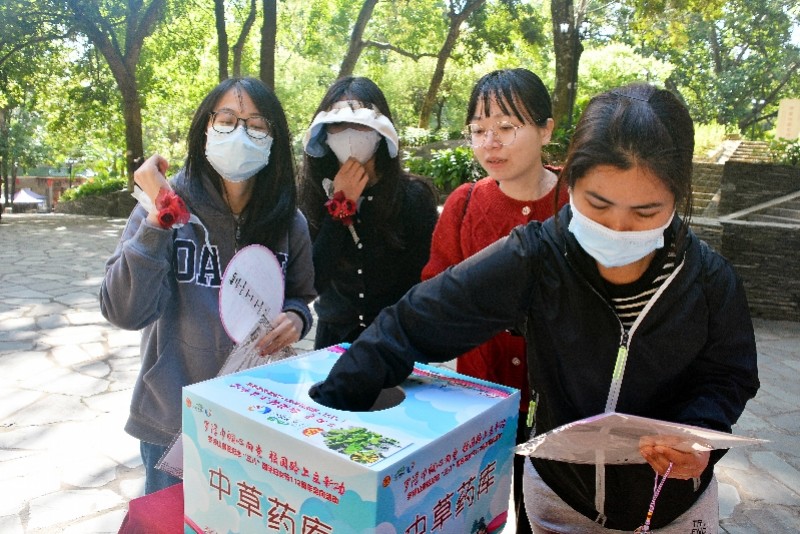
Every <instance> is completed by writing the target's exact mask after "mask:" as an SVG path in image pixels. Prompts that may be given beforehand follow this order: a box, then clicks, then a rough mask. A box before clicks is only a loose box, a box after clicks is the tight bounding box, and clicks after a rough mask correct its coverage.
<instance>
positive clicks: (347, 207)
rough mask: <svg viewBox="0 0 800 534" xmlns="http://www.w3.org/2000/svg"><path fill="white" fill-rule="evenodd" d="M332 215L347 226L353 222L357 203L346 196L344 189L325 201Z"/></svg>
mask: <svg viewBox="0 0 800 534" xmlns="http://www.w3.org/2000/svg"><path fill="white" fill-rule="evenodd" d="M325 207H326V208H328V213H330V215H331V217H333V218H334V219H336V220H338V221H340V222H341V223H342V224H343V225H345V226H350V225H351V224H353V217H354V216H355V214H356V203H355V202H354V201H352V200H350V199H349V198H347V197H345V196H344V192H343V191H338V192H337V193H336V194H335V195H333V198H331V199H330V200H328V201H327V202H326V203H325Z"/></svg>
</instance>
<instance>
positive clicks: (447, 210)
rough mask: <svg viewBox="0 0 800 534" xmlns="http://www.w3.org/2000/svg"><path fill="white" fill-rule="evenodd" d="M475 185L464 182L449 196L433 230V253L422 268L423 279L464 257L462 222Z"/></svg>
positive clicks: (434, 274)
mask: <svg viewBox="0 0 800 534" xmlns="http://www.w3.org/2000/svg"><path fill="white" fill-rule="evenodd" d="M473 185H474V184H471V183H469V184H462V185H460V186H458V187H457V188H456V189H455V190H454V191H453V192H452V193H450V195H449V196H448V197H447V200H446V201H445V203H444V208H443V209H442V214H441V215H440V216H439V220H438V222H437V223H436V227H435V228H434V230H433V237H432V239H431V255H430V259H429V260H428V263H427V265H425V267H423V269H422V275H421V278H422V280H427V279H428V278H433V277H434V276H436V275H437V274H439V273H440V272H442V271H444V270H445V269H447V268H448V267H450V266H451V265H455V264H456V263H459V262H460V261H461V260H463V259H464V252H463V251H462V249H461V222H462V220H463V219H464V207H465V205H466V202H467V198H468V196H469V193H470V191H471V189H472V187H473Z"/></svg>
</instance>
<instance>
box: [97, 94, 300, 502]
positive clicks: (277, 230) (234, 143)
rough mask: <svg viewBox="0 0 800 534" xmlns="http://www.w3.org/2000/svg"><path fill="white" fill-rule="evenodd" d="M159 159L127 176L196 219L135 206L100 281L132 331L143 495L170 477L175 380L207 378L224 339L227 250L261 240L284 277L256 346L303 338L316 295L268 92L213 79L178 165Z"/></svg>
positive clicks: (105, 304) (276, 105)
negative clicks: (278, 305)
mask: <svg viewBox="0 0 800 534" xmlns="http://www.w3.org/2000/svg"><path fill="white" fill-rule="evenodd" d="M167 168H168V163H167V161H166V160H165V159H164V158H162V157H161V156H159V155H154V156H152V157H150V158H149V159H148V160H146V161H145V162H144V163H143V164H142V166H141V167H140V168H139V169H138V170H137V171H136V172H135V173H134V180H135V181H136V183H137V185H139V187H140V188H141V189H142V191H143V192H144V194H146V195H147V197H148V198H149V199H150V201H151V202H152V203H153V205H154V206H156V207H157V206H158V205H159V204H160V203H159V193H160V192H162V191H164V192H170V190H171V191H173V192H174V193H176V194H177V196H178V197H180V199H181V200H183V202H184V203H185V205H186V208H188V211H189V212H190V213H191V214H192V215H194V216H196V217H197V219H199V221H200V223H202V224H197V223H196V222H188V223H187V224H183V225H182V226H181V225H180V224H178V225H174V226H171V225H170V224H169V220H165V219H164V211H163V209H162V211H161V215H162V216H161V217H159V214H158V213H157V212H156V211H155V210H153V212H152V213H149V212H148V211H147V210H146V209H145V207H143V206H142V205H141V204H140V205H138V206H137V207H136V208H135V209H134V210H133V212H132V213H131V216H130V218H129V220H128V223H127V226H126V227H125V230H124V231H123V234H122V236H121V238H120V241H119V244H118V246H117V249H116V250H115V252H114V254H113V255H112V256H111V258H109V260H108V262H107V264H106V273H105V278H104V280H103V283H102V286H101V290H100V304H101V310H102V312H103V315H104V316H105V317H106V318H107V319H108V320H109V321H110V322H111V323H113V324H114V325H116V326H119V327H120V328H125V329H129V330H141V331H142V342H141V356H142V366H141V370H140V372H139V376H138V378H137V380H136V385H135V387H134V391H133V399H132V402H131V411H130V417H129V418H128V422H127V425H126V426H125V430H126V431H127V432H128V433H129V434H131V435H132V436H133V437H135V438H138V439H139V440H140V441H141V453H142V460H143V462H144V465H145V471H146V482H145V492H146V493H152V492H154V491H157V490H159V489H163V488H165V487H167V486H170V485H172V484H175V483H178V482H180V480H178V479H176V478H174V477H172V476H170V475H168V474H167V473H165V472H163V471H161V470H159V469H156V468H155V465H156V463H157V462H158V460H159V459H160V457H161V456H162V455H163V453H164V452H165V450H166V448H167V447H168V446H169V445H170V443H171V442H172V440H173V438H174V437H175V436H176V435H177V434H178V433H179V432H180V430H181V388H182V387H183V386H186V385H188V384H192V383H195V382H199V381H202V380H207V379H209V378H212V377H214V376H216V375H217V373H218V372H219V370H220V368H221V367H222V365H223V363H224V362H225V359H226V357H227V356H228V354H229V353H230V351H231V348H232V347H233V341H232V340H231V339H230V337H229V336H228V335H227V333H226V331H225V329H224V327H223V324H222V320H221V318H220V313H219V290H220V285H221V283H222V276H223V273H224V271H225V267H226V266H227V265H228V262H230V261H231V258H232V257H233V256H234V254H235V253H236V252H237V251H238V250H240V249H241V248H243V247H245V246H247V245H251V244H260V245H264V246H266V247H267V248H269V249H270V250H271V251H272V253H274V254H275V256H276V257H277V259H278V261H279V263H280V266H281V269H282V271H283V274H284V278H285V294H284V303H283V309H282V313H280V314H279V315H278V316H277V318H276V319H275V320H274V321H273V326H274V329H273V330H272V331H271V332H270V333H269V334H267V335H266V336H265V337H264V338H263V339H262V340H261V341H260V342H259V345H258V346H259V348H260V350H261V352H262V354H265V355H266V354H270V353H274V352H276V351H278V350H280V349H282V348H283V347H285V346H287V345H290V344H291V343H294V342H296V341H298V340H299V339H300V338H302V337H303V336H304V335H306V333H307V332H308V331H309V329H310V327H311V321H312V319H311V313H310V311H309V308H308V304H309V303H310V302H311V301H312V300H313V299H314V297H315V292H314V272H313V263H312V258H311V241H310V238H309V234H308V226H307V223H306V220H305V218H304V217H303V215H302V214H301V213H300V211H298V210H297V208H296V189H295V175H294V163H293V157H292V149H291V142H290V135H289V129H288V126H287V123H286V117H285V115H284V112H283V109H282V107H281V104H280V102H279V101H278V99H277V97H276V96H275V94H274V93H273V92H272V91H271V90H270V89H268V88H267V87H266V86H264V85H263V84H262V83H261V82H260V81H259V80H257V79H254V78H238V79H228V80H225V81H223V82H221V83H220V84H219V85H217V86H216V87H215V88H214V89H213V90H212V91H211V92H210V93H209V94H208V95H207V96H206V97H205V99H204V100H203V102H202V103H201V104H200V106H199V107H198V109H197V111H196V112H195V115H194V118H193V120H192V124H191V126H190V129H189V138H188V155H187V158H186V161H185V163H184V166H183V167H182V168H181V169H180V170H179V171H178V172H177V174H176V175H175V176H174V177H173V178H172V179H170V180H169V181H167V180H166V178H165V175H166V174H167ZM145 203H146V202H145Z"/></svg>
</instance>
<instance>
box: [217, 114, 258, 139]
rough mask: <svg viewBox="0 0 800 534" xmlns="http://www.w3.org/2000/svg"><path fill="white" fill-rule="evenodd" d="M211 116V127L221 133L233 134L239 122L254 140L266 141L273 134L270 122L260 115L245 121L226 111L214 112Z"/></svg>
mask: <svg viewBox="0 0 800 534" xmlns="http://www.w3.org/2000/svg"><path fill="white" fill-rule="evenodd" d="M209 115H210V116H211V127H212V128H214V131H216V132H219V133H231V132H232V131H234V130H235V129H236V126H237V125H238V124H239V121H241V122H243V123H244V131H245V132H247V135H249V136H250V137H252V138H253V139H264V138H265V137H267V136H269V135H270V134H271V133H272V127H271V125H270V123H269V120H267V118H266V117H262V116H260V115H254V116H252V117H247V118H246V119H243V118H241V117H237V116H236V114H235V113H233V112H230V111H226V110H221V111H212V112H211V113H209Z"/></svg>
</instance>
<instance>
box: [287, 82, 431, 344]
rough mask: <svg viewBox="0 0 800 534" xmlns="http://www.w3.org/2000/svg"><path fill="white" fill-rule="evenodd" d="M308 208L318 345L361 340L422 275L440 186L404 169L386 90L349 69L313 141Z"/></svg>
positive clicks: (310, 136) (305, 185)
mask: <svg viewBox="0 0 800 534" xmlns="http://www.w3.org/2000/svg"><path fill="white" fill-rule="evenodd" d="M304 150H305V156H304V160H303V170H302V173H301V175H300V209H301V210H302V211H303V213H304V214H305V216H306V218H307V219H308V226H309V231H310V233H311V240H312V241H313V243H314V271H315V283H314V286H315V288H316V290H317V293H319V298H318V300H317V301H316V303H315V305H314V307H315V309H316V312H317V317H318V321H317V331H316V336H315V338H314V345H315V348H322V347H327V346H330V345H334V344H336V343H341V342H343V341H353V340H354V339H355V338H357V337H358V335H359V334H360V333H361V332H363V331H364V329H365V328H366V327H367V326H368V325H369V324H370V323H371V322H372V320H373V319H374V318H375V316H376V315H378V313H379V312H380V311H381V310H382V309H383V308H384V307H386V306H389V305H390V304H394V303H395V302H397V300H398V299H399V298H400V297H402V296H403V294H405V292H406V291H408V290H409V288H410V287H411V286H413V285H414V284H416V283H417V282H419V279H420V273H421V271H422V267H423V266H424V265H425V264H426V263H427V262H428V256H429V254H430V247H431V235H432V234H433V227H434V226H435V225H436V219H437V217H438V213H437V211H436V196H435V193H434V191H433V188H432V187H431V186H430V185H429V184H428V183H427V182H425V181H424V180H422V179H418V178H417V177H414V176H412V175H409V174H408V173H406V172H404V171H403V167H402V165H401V164H400V154H399V146H398V136H397V132H396V131H395V127H394V123H393V121H392V115H391V112H390V110H389V104H388V103H387V102H386V98H385V97H384V95H383V92H382V91H381V90H380V88H378V86H377V85H375V83H374V82H373V81H372V80H370V79H369V78H363V77H352V76H348V77H345V78H341V79H339V80H337V81H336V82H335V83H334V84H333V85H332V86H331V87H330V88H329V89H328V91H327V93H326V94H325V96H324V97H323V99H322V102H321V103H320V105H319V108H318V109H317V112H316V113H315V115H314V120H313V121H312V123H311V126H310V127H309V129H308V133H307V134H306V137H305V141H304Z"/></svg>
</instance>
